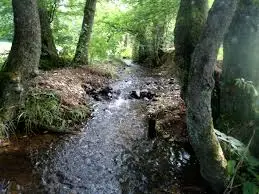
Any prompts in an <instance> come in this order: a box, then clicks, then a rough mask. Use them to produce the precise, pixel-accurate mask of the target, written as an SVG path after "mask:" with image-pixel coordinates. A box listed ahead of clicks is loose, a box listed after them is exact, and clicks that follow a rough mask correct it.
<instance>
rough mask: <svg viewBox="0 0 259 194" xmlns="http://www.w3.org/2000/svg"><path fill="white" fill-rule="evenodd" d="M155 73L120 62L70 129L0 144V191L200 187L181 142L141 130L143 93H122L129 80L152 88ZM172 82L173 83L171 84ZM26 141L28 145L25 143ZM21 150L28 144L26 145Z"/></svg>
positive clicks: (126, 193)
mask: <svg viewBox="0 0 259 194" xmlns="http://www.w3.org/2000/svg"><path fill="white" fill-rule="evenodd" d="M161 79H164V78H163V76H161V75H159V74H153V73H151V71H150V70H149V69H148V68H144V67H140V66H138V65H134V64H131V63H128V65H127V67H126V68H125V70H123V71H122V72H121V75H120V78H119V79H118V81H116V82H115V83H113V84H111V87H112V88H113V90H114V91H116V90H117V91H120V95H119V96H118V97H117V98H116V99H112V100H108V101H107V100H102V101H99V102H96V101H94V102H93V103H94V105H93V106H94V112H93V113H92V118H91V119H89V121H88V122H87V125H86V126H85V127H84V130H82V132H80V133H78V134H77V135H63V136H57V135H56V136H55V137H53V136H54V135H50V134H44V135H43V136H42V137H43V138H48V139H49V141H48V142H47V143H45V144H46V145H45V146H42V147H40V148H38V147H36V146H34V145H36V144H41V143H42V142H41V141H42V140H41V138H40V137H36V138H35V140H33V139H32V140H31V141H33V142H34V143H33V142H29V143H27V144H29V145H26V147H27V148H26V149H23V148H21V147H22V146H20V147H19V146H18V147H17V148H16V147H14V148H13V149H11V151H10V150H8V151H5V152H3V151H1V152H0V193H60V194H68V193H69V194H70V193H86V194H137V193H154V194H159V193H176V194H177V193H186V194H188V193H206V192H205V188H204V186H203V181H202V179H201V177H200V174H199V167H198V164H197V161H196V158H195V156H194V154H193V152H192V150H191V148H190V146H189V145H186V144H176V143H173V142H168V141H166V140H164V139H163V138H161V139H159V138H156V139H154V140H150V139H148V137H147V128H148V126H147V119H146V113H147V105H148V104H149V103H150V101H148V100H138V99H130V98H129V93H130V92H131V91H134V90H136V89H137V88H143V87H144V88H145V87H146V86H147V83H148V87H149V88H151V89H153V90H154V92H157V90H159V87H158V85H159V84H161V82H160V80H161ZM177 87H178V86H177ZM28 147H29V148H28ZM28 150H29V151H28Z"/></svg>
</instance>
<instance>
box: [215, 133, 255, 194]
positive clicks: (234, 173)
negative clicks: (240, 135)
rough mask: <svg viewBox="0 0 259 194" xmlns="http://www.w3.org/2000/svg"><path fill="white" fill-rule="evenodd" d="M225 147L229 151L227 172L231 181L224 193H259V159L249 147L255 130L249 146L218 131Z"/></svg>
mask: <svg viewBox="0 0 259 194" xmlns="http://www.w3.org/2000/svg"><path fill="white" fill-rule="evenodd" d="M216 134H217V136H218V138H219V140H220V141H221V142H223V143H222V146H223V149H224V150H225V152H226V150H227V151H228V153H227V154H226V157H227V159H228V165H227V172H228V176H229V182H228V185H227V188H226V190H225V192H224V194H230V193H240V192H242V193H243V194H258V193H259V160H258V159H256V158H255V157H253V156H252V155H251V154H250V152H249V148H250V145H251V142H252V141H253V138H254V135H255V130H254V132H253V134H252V137H251V138H250V140H249V142H248V144H247V146H245V145H244V144H243V143H242V142H240V141H239V140H237V139H235V138H233V137H230V136H227V135H225V134H224V133H221V132H219V131H216Z"/></svg>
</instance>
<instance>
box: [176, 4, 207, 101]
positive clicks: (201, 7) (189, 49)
mask: <svg viewBox="0 0 259 194" xmlns="http://www.w3.org/2000/svg"><path fill="white" fill-rule="evenodd" d="M207 14H208V0H193V1H191V0H181V3H180V8H179V11H178V14H177V18H176V25H175V30H174V38H175V40H174V46H175V57H174V61H175V63H176V64H177V65H178V67H179V69H180V71H181V73H180V75H179V76H180V80H181V85H182V92H181V96H182V97H183V98H185V96H186V93H187V87H188V75H189V68H190V64H191V56H192V53H193V51H194V48H195V46H196V44H197V43H198V41H199V39H200V34H201V32H202V29H203V27H204V24H205V22H206V19H207Z"/></svg>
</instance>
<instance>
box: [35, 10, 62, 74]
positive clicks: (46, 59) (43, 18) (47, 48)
mask: <svg viewBox="0 0 259 194" xmlns="http://www.w3.org/2000/svg"><path fill="white" fill-rule="evenodd" d="M39 16H40V25H41V42H42V48H41V61H40V67H41V68H43V69H49V68H53V67H57V66H58V65H59V58H58V52H57V49H56V45H55V42H54V38H53V35H52V29H51V27H50V21H49V14H48V11H47V9H46V8H44V7H43V6H41V7H40V8H39Z"/></svg>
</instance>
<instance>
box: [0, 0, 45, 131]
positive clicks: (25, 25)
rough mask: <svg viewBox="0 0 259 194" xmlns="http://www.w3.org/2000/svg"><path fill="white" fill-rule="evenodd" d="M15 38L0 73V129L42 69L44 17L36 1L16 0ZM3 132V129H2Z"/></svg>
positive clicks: (14, 8)
mask: <svg viewBox="0 0 259 194" xmlns="http://www.w3.org/2000/svg"><path fill="white" fill-rule="evenodd" d="M12 5H13V13H14V27H15V28H14V39H13V43H12V48H11V51H10V53H9V56H8V59H7V62H6V63H5V65H4V67H3V70H2V72H1V73H0V106H1V107H0V128H2V129H3V127H4V123H5V122H7V121H10V120H11V119H12V117H13V115H14V114H15V110H16V108H17V106H18V105H19V102H20V100H21V96H22V94H23V91H24V89H26V87H25V85H26V82H27V81H28V79H30V78H31V77H32V76H34V75H35V74H36V73H37V72H38V64H39V59H40V53H41V30H40V20H39V14H38V8H37V1H35V0H13V1H12ZM0 131H1V129H0Z"/></svg>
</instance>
